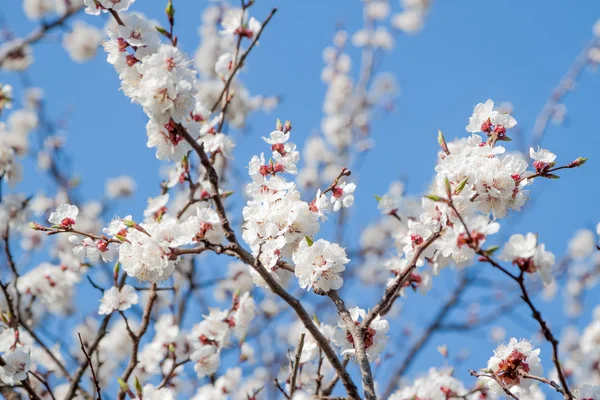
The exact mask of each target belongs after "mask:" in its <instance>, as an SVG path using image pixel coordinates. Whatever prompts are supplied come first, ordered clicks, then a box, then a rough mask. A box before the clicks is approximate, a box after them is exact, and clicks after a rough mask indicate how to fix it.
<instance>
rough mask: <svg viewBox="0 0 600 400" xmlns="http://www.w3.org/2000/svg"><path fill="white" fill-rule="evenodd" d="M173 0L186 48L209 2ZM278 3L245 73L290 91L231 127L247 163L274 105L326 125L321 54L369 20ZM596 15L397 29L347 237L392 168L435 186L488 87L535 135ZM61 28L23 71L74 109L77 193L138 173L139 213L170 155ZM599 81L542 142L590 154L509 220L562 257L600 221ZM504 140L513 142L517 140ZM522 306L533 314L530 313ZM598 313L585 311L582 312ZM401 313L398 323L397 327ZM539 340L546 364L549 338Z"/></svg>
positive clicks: (345, 7) (481, 19)
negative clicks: (64, 39) (392, 83)
mask: <svg viewBox="0 0 600 400" xmlns="http://www.w3.org/2000/svg"><path fill="white" fill-rule="evenodd" d="M174 3H175V7H176V9H177V14H176V21H177V22H176V23H177V26H176V32H177V34H178V35H179V37H180V41H179V43H180V46H181V47H182V48H183V49H184V50H186V51H187V52H188V53H189V54H190V55H191V54H193V52H194V51H195V49H196V47H197V45H198V41H199V37H198V35H197V33H196V29H197V26H198V24H199V22H200V14H201V10H202V9H203V8H204V6H205V5H206V4H208V3H207V2H196V1H189V0H188V1H182V0H175V1H174ZM392 5H393V9H394V10H398V9H399V7H398V4H397V3H396V2H393V3H392ZM272 7H278V8H279V10H278V12H277V14H276V15H275V17H274V18H273V20H272V22H271V23H270V25H269V26H268V27H267V29H266V31H265V33H264V36H263V38H261V42H260V45H259V46H258V47H257V48H256V49H255V50H254V51H253V53H252V54H251V56H250V57H249V59H248V62H247V68H246V70H245V71H244V72H243V73H242V75H241V77H242V79H243V80H244V82H245V83H246V84H247V85H248V87H249V88H250V90H251V92H252V93H254V94H266V95H270V94H280V95H283V102H282V103H281V105H280V106H279V107H278V108H277V109H275V110H274V111H273V112H272V113H271V114H270V115H265V114H263V113H256V114H254V115H253V116H252V117H251V118H250V119H249V121H248V125H249V126H248V128H247V129H246V130H245V131H244V132H235V133H234V135H235V136H236V137H238V147H237V149H236V153H235V157H236V161H237V163H238V166H243V165H245V164H246V163H247V161H248V160H249V158H250V157H251V155H252V154H255V153H257V152H259V151H261V149H262V148H263V147H264V146H263V145H264V144H263V142H262V140H260V139H259V137H260V136H262V135H265V134H267V133H269V132H270V131H271V129H272V128H273V126H274V120H275V118H277V117H279V118H281V119H283V120H285V119H289V120H291V121H292V122H293V126H294V130H293V135H294V138H295V141H296V142H297V143H299V144H300V143H302V142H303V140H304V138H306V137H307V136H308V135H309V134H311V133H312V132H313V131H315V130H317V129H318V128H319V126H320V120H321V117H322V102H323V95H324V93H325V90H326V87H325V85H324V84H323V83H322V82H321V80H320V72H321V69H322V66H323V64H322V59H321V52H322V50H323V48H324V47H326V46H328V45H330V43H331V38H332V35H333V32H334V30H335V25H336V23H338V22H341V23H343V25H344V27H346V29H347V30H348V31H350V32H353V31H355V30H356V29H358V28H360V26H361V19H362V13H361V7H360V3H359V2H358V1H355V2H348V1H345V0H336V1H328V2H323V1H317V0H307V1H302V2H299V1H296V2H293V1H273V0H260V1H258V2H257V4H256V6H254V7H253V11H252V14H253V15H255V16H256V17H257V18H259V19H263V18H264V17H265V16H266V15H267V14H268V12H269V11H270V9H271V8H272ZM133 8H134V9H135V10H139V11H142V12H144V13H146V14H147V15H148V16H151V17H155V18H157V19H160V20H164V18H163V16H162V9H163V4H162V2H160V1H143V0H138V2H136V3H135V4H134V6H133ZM2 13H3V14H4V18H5V20H6V21H8V23H9V25H10V26H11V28H12V29H13V30H14V31H15V32H16V33H17V34H18V35H19V36H21V35H23V34H25V33H27V32H29V31H30V30H31V29H32V28H33V27H34V26H35V25H34V24H33V23H31V22H29V21H27V20H26V19H25V18H24V16H23V13H22V10H21V9H20V7H13V8H9V9H6V7H3V10H2ZM599 17H600V3H597V2H591V1H588V2H577V5H576V6H575V5H567V3H566V2H564V1H559V0H552V1H545V2H536V3H532V2H522V1H503V2H487V1H477V0H469V1H467V0H464V1H460V2H456V1H439V2H435V3H434V4H433V6H432V10H431V13H430V15H429V17H428V19H427V22H426V25H425V29H424V30H423V31H422V32H420V33H419V34H418V35H415V36H406V35H399V36H397V40H396V43H395V48H394V50H393V51H392V52H391V53H388V54H386V56H385V60H384V62H383V63H382V65H381V66H380V70H382V71H390V72H393V73H394V74H395V75H396V77H397V78H398V81H399V84H400V87H401V91H402V93H401V95H400V97H399V98H398V100H397V107H396V111H395V112H393V113H391V114H389V115H384V116H382V117H381V118H379V119H377V120H376V121H375V122H374V124H373V129H372V132H373V137H374V139H375V141H376V147H375V149H374V150H373V151H372V152H371V153H370V154H369V155H368V156H367V158H366V159H365V162H364V164H363V165H362V167H361V170H360V171H359V172H360V173H359V177H358V190H357V199H356V205H355V208H354V211H353V214H352V219H353V221H352V223H351V224H350V225H349V229H348V231H347V234H346V239H347V242H348V243H349V244H352V243H356V240H357V238H358V235H359V229H360V228H361V227H364V226H365V225H366V224H367V223H368V222H370V221H372V220H373V219H374V218H376V217H377V215H378V211H377V210H376V204H375V202H374V200H373V195H374V194H382V193H384V192H385V191H386V189H387V186H388V184H389V182H390V181H391V180H392V179H396V178H403V179H406V178H408V179H407V188H408V191H409V192H410V193H413V194H416V195H418V194H420V193H423V192H424V191H426V189H427V186H428V184H429V182H430V179H431V176H432V174H433V167H434V165H433V163H434V162H435V154H436V152H437V150H438V146H437V141H436V135H437V130H438V129H441V130H442V131H443V132H444V134H445V135H446V138H447V139H449V140H450V139H452V138H454V137H459V136H465V135H466V132H465V130H464V127H465V126H466V124H467V121H468V118H469V116H470V114H471V112H472V107H473V106H474V105H475V104H477V103H479V102H483V101H485V100H487V99H488V98H491V99H493V100H494V101H496V102H498V103H500V102H503V101H510V102H511V103H512V104H513V105H514V107H515V111H514V116H515V118H516V119H517V121H518V124H519V125H518V126H519V128H520V131H521V132H522V134H523V135H524V138H523V139H524V140H525V141H526V142H527V141H528V139H529V138H530V132H531V128H532V126H533V123H534V121H535V117H536V115H537V114H538V113H539V112H540V110H541V109H542V106H543V105H544V102H545V101H546V99H547V98H548V96H549V95H550V93H551V91H552V89H553V88H554V86H555V85H556V84H557V83H558V81H559V79H560V78H561V76H562V75H563V74H564V73H565V72H566V70H567V69H568V67H569V65H570V64H571V62H572V60H573V59H574V58H575V56H576V55H577V54H578V53H579V52H580V50H581V48H582V47H583V46H584V45H585V44H586V43H587V42H588V40H590V38H591V35H592V25H593V23H594V22H595V21H596V19H598V18H599ZM83 19H84V20H86V21H87V22H90V23H92V24H96V25H98V26H100V25H102V24H103V23H104V18H103V17H100V18H98V17H90V16H83ZM56 38H57V36H51V37H50V38H48V39H46V40H44V41H43V42H42V43H39V44H37V45H36V46H35V48H34V55H35V59H36V60H35V64H34V65H33V66H32V68H31V69H30V71H29V73H28V75H29V77H30V79H31V81H32V82H33V83H34V84H35V85H38V86H41V87H42V88H43V89H44V90H45V92H46V98H47V100H48V103H49V112H50V114H51V115H53V116H54V117H58V116H60V115H63V114H64V113H65V112H68V115H69V119H68V127H67V130H66V131H67V135H68V152H69V154H70V156H71V158H72V162H73V164H72V165H73V170H74V171H76V172H77V174H78V175H79V176H81V178H82V180H83V183H82V186H81V193H82V194H83V195H84V197H95V198H99V197H101V196H102V193H103V191H104V182H105V180H106V178H108V177H113V176H117V175H121V174H127V175H130V176H132V177H133V178H134V179H135V180H136V182H137V187H138V190H137V193H136V194H135V196H134V197H133V199H131V200H130V201H127V203H124V204H121V205H120V206H119V207H118V209H117V210H116V212H117V213H118V214H126V213H131V212H133V213H134V215H136V214H137V215H140V214H141V210H143V208H144V206H145V203H146V199H147V198H148V197H149V196H155V195H156V194H157V193H158V180H157V172H158V169H159V167H160V166H161V163H160V162H158V161H157V160H156V159H155V157H154V152H153V151H151V150H149V149H147V148H146V145H145V143H146V135H145V124H146V117H145V115H144V114H143V112H142V111H141V109H140V108H139V107H138V106H136V105H133V104H130V102H129V100H128V99H127V98H126V97H125V96H123V94H122V93H120V92H119V91H118V86H119V82H118V77H117V76H116V75H115V73H114V70H113V69H112V66H110V65H108V64H107V63H106V62H105V57H104V54H103V53H101V52H99V53H98V55H97V57H96V58H95V59H94V60H92V61H91V62H88V63H85V64H75V63H73V62H72V61H70V59H69V58H68V56H67V54H66V52H65V51H64V50H63V49H62V47H61V46H60V42H59V41H58V40H56ZM353 55H354V56H356V55H357V54H356V53H353ZM353 61H354V65H353V71H354V72H355V73H356V71H357V69H358V67H359V63H358V59H357V58H356V57H354V59H353ZM0 81H2V82H8V83H12V84H13V85H14V86H15V89H16V93H17V94H18V93H19V92H20V88H21V85H20V83H19V79H18V78H17V77H16V76H15V75H13V74H6V73H0ZM599 93H600V75H598V74H595V73H593V71H592V70H587V71H586V72H584V74H583V76H582V78H581V80H580V81H579V82H578V84H577V86H576V90H575V91H574V92H573V93H571V94H570V95H569V96H568V98H567V100H566V106H567V110H568V117H567V120H566V123H565V124H564V125H563V126H551V127H550V129H549V130H548V133H547V135H546V137H545V138H544V142H543V145H544V147H547V148H548V149H550V150H552V151H554V152H556V153H557V154H558V162H559V163H560V164H562V163H567V162H569V161H571V160H573V159H575V158H577V157H579V156H584V157H589V162H588V163H587V164H586V165H585V166H584V167H583V168H580V169H578V170H570V171H566V172H565V173H564V174H562V179H560V180H557V181H552V182H549V181H548V182H546V181H544V182H542V181H538V182H536V184H535V185H534V187H533V191H534V192H535V193H537V194H536V196H537V199H536V201H535V203H534V204H533V205H532V206H531V207H529V208H528V209H527V210H526V214H525V215H523V216H522V218H519V219H518V220H515V221H514V223H511V222H510V221H511V218H509V220H508V221H506V222H505V223H503V226H505V229H510V232H521V233H526V232H528V231H531V232H539V234H540V240H541V241H543V242H544V243H546V247H547V248H548V249H550V250H551V251H553V252H554V253H555V254H557V258H558V259H559V258H560V256H561V255H562V254H564V251H565V249H566V244H567V241H568V239H569V238H570V237H571V235H572V234H573V233H574V232H575V231H576V230H577V229H579V228H581V227H586V228H590V229H592V228H594V227H595V225H596V223H597V222H598V221H599V220H600V211H599V209H598V207H597V203H598V200H597V193H598V191H597V190H596V188H595V184H596V182H597V172H598V170H599V165H600V164H599V163H600V161H599V160H598V159H597V157H598V150H597V149H598V148H599V147H600V135H599V133H600V132H598V131H599V128H598V123H597V120H596V116H597V114H596V112H598V106H599V105H600V100H599ZM516 142H518V141H515V142H513V143H516ZM507 147H508V148H509V149H511V147H510V145H509V146H507ZM26 180H27V181H28V182H27V183H24V184H22V185H21V186H20V187H19V189H20V190H23V191H29V192H34V191H35V190H37V189H38V188H46V189H49V188H51V185H50V184H49V182H48V181H47V180H46V179H45V178H44V177H42V176H40V175H38V173H37V172H35V170H33V169H29V170H27V172H26ZM358 210H360V212H358ZM326 232H327V231H326ZM506 233H508V232H506V231H505V234H506ZM478 268H481V267H478ZM452 276H453V275H452V274H445V275H442V276H441V277H440V278H439V279H440V280H444V282H439V287H438V289H439V291H438V290H437V289H436V292H435V293H434V294H433V295H432V296H431V298H423V297H420V296H418V295H411V296H410V298H409V300H408V301H407V302H406V304H405V305H404V308H405V309H406V310H407V311H406V313H405V314H403V317H402V319H403V321H407V320H411V321H412V324H413V325H414V326H418V325H419V324H421V323H423V322H426V321H427V320H428V319H429V317H427V316H429V315H431V314H432V313H433V311H434V310H435V309H436V308H435V307H436V305H437V304H439V302H440V301H442V300H441V299H443V298H444V293H446V291H447V289H446V287H447V286H449V285H448V283H447V282H446V280H451V279H453V278H452ZM492 277H494V278H497V277H498V275H492ZM596 294H597V291H596ZM593 297H594V296H589V297H588V299H589V306H590V307H592V306H593V305H594V301H593ZM373 301H374V298H373V297H372V296H370V295H366V294H365V295H360V296H357V297H356V298H352V299H349V301H348V302H349V303H350V304H351V305H354V304H361V305H362V306H363V307H367V306H368V305H369V304H372V302H373ZM538 302H539V301H538ZM555 310H556V307H555V305H554V306H552V305H544V306H543V311H545V315H547V318H548V319H549V320H550V321H552V325H553V326H557V327H558V326H561V324H564V323H565V320H564V317H562V316H561V315H560V314H559V313H557V312H556V311H555ZM521 314H522V315H524V316H526V315H527V314H526V313H525V312H524V311H522V312H521ZM589 318H590V317H589V316H587V317H584V318H583V321H584V322H585V321H587V320H589ZM403 323H404V322H402V323H401V324H399V325H397V326H398V330H399V329H400V326H402V325H403ZM518 325H519V324H515V323H511V322H507V326H508V327H509V330H508V334H509V335H512V336H517V337H520V336H524V337H529V336H530V334H529V332H530V331H531V329H533V328H534V326H535V325H534V324H533V323H528V324H521V325H523V326H525V328H526V329H523V326H518ZM466 338H467V339H468V340H469V341H472V343H473V344H472V345H470V346H469V347H472V348H473V349H475V348H481V349H483V351H482V352H481V353H475V354H472V356H471V358H470V359H469V360H468V362H467V364H466V365H465V366H463V367H461V372H460V373H459V376H461V377H466V376H467V375H468V373H466V368H467V367H468V368H478V367H482V366H483V363H484V362H485V360H487V358H488V357H489V355H490V354H491V350H492V349H493V348H494V347H495V345H494V344H492V343H490V342H489V341H488V340H487V339H486V338H485V337H484V335H482V334H479V335H478V336H477V337H475V336H473V335H469V336H466ZM441 343H446V344H447V345H448V347H449V348H450V350H451V352H453V353H454V354H456V353H458V351H459V349H460V348H461V347H463V346H464V345H465V336H460V335H447V336H438V337H436V338H434V340H433V341H432V344H434V345H437V344H441ZM476 346H481V347H476ZM542 348H543V353H542V354H545V355H546V356H547V357H544V361H545V365H546V366H547V367H548V368H549V366H550V358H549V348H548V347H547V346H543V347H542ZM544 352H545V353H544ZM440 363H441V357H439V355H437V352H436V351H435V346H431V347H430V348H429V350H428V351H426V352H425V353H424V354H423V355H422V356H421V357H420V358H419V360H418V361H417V363H416V364H415V368H414V369H413V370H411V372H415V371H417V370H421V371H422V370H424V368H426V367H427V366H429V365H432V364H433V365H436V364H437V365H439V364H440ZM383 374H385V371H383V372H382V376H384V375H383ZM384 382H385V381H384Z"/></svg>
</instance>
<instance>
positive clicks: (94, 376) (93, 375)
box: [77, 332, 102, 400]
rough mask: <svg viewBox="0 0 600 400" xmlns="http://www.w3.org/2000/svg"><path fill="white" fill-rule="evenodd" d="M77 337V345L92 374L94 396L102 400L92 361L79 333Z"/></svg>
mask: <svg viewBox="0 0 600 400" xmlns="http://www.w3.org/2000/svg"><path fill="white" fill-rule="evenodd" d="M77 336H79V343H80V344H81V351H83V354H84V355H85V358H86V359H87V362H88V364H89V366H90V371H91V372H92V381H93V382H94V387H95V388H96V394H97V395H98V400H102V389H100V382H98V378H97V377H96V372H95V371H94V365H93V364H92V359H91V357H90V355H89V354H88V352H87V350H86V349H85V345H84V344H83V339H82V338H81V333H79V332H77Z"/></svg>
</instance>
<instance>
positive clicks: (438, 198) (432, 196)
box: [425, 194, 444, 201]
mask: <svg viewBox="0 0 600 400" xmlns="http://www.w3.org/2000/svg"><path fill="white" fill-rule="evenodd" d="M425 197H427V198H428V199H429V200H433V201H442V200H444V199H442V198H441V197H440V196H436V195H435V194H428V195H426V196H425Z"/></svg>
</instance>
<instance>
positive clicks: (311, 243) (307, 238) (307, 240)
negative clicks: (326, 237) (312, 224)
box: [304, 236, 315, 247]
mask: <svg viewBox="0 0 600 400" xmlns="http://www.w3.org/2000/svg"><path fill="white" fill-rule="evenodd" d="M304 239H305V240H306V243H308V247H311V246H312V245H313V243H314V242H315V241H314V240H313V239H312V238H311V237H308V236H304Z"/></svg>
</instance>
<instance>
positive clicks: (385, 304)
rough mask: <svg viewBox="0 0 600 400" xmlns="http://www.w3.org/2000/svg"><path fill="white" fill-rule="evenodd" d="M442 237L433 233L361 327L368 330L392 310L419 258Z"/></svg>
mask: <svg viewBox="0 0 600 400" xmlns="http://www.w3.org/2000/svg"><path fill="white" fill-rule="evenodd" d="M440 236H441V232H436V233H433V234H432V235H431V236H430V237H429V238H428V239H427V240H426V241H425V242H423V243H422V244H421V245H420V246H419V248H418V249H417V250H416V251H415V254H414V255H413V257H412V258H411V259H410V261H409V262H408V264H407V266H406V268H405V269H404V271H402V273H401V274H399V275H398V276H397V277H396V279H394V282H393V283H392V284H391V285H390V286H388V287H387V288H386V290H385V293H384V294H383V297H382V298H381V300H379V303H377V305H375V307H373V308H371V309H370V310H369V313H368V314H367V317H366V318H365V319H364V320H363V322H362V323H361V327H363V328H368V327H369V325H370V324H371V322H373V320H374V319H375V318H376V317H377V315H385V314H386V313H387V312H388V311H389V310H390V308H391V307H392V305H393V304H394V301H395V300H396V298H397V297H398V293H399V292H400V289H401V288H402V287H403V286H404V284H405V283H406V281H408V279H409V278H410V274H411V273H412V272H413V271H414V270H415V268H417V261H419V257H421V254H423V252H424V251H425V250H426V249H427V248H428V247H429V246H430V245H431V244H432V243H433V242H435V241H436V240H437V239H438V238H439V237H440Z"/></svg>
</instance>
